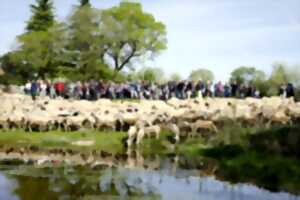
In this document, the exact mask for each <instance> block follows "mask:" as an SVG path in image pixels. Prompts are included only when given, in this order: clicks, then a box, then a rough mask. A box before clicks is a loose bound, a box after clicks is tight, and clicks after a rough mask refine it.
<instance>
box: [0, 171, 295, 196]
mask: <svg viewBox="0 0 300 200" xmlns="http://www.w3.org/2000/svg"><path fill="white" fill-rule="evenodd" d="M56 199H58V200H67V199H84V200H93V199H110V200H121V199H122V200H123V199H125V200H126V199H133V200H138V199H146V200H147V199H153V200H154V199H155V200H156V199H157V200H158V199H159V200H203V199H205V200H220V199H222V200H300V196H294V195H291V194H288V193H284V192H279V193H273V192H270V191H267V190H265V189H260V188H258V187H256V186H254V185H250V184H234V185H232V184H230V183H227V182H222V181H218V180H216V179H215V178H214V177H201V176H199V171H194V170H176V172H174V171H170V170H164V169H160V170H145V169H125V168H107V167H98V168H96V169H91V168H89V167H70V166H68V167H67V166H65V167H63V166H60V167H53V166H51V167H50V166H49V167H34V166H29V165H15V166H1V167H0V200H56Z"/></svg>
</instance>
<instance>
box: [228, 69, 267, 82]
mask: <svg viewBox="0 0 300 200" xmlns="http://www.w3.org/2000/svg"><path fill="white" fill-rule="evenodd" d="M231 80H235V81H236V82H237V83H238V84H244V83H256V82H261V81H265V80H266V75H265V73H264V72H263V71H261V70H257V69H256V68H255V67H239V68H237V69H235V70H234V71H233V72H231Z"/></svg>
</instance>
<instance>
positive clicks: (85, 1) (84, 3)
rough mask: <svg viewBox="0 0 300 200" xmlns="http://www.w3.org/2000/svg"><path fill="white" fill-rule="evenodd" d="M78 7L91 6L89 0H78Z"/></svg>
mask: <svg viewBox="0 0 300 200" xmlns="http://www.w3.org/2000/svg"><path fill="white" fill-rule="evenodd" d="M80 6H81V7H83V6H91V3H90V0H80Z"/></svg>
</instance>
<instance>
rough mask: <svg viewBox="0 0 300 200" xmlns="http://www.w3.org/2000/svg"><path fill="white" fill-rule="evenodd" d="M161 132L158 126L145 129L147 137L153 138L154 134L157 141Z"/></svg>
mask: <svg viewBox="0 0 300 200" xmlns="http://www.w3.org/2000/svg"><path fill="white" fill-rule="evenodd" d="M160 130H161V129H160V126H158V125H153V126H149V127H144V132H145V135H146V136H148V137H151V135H152V134H154V135H155V138H156V139H159V135H160Z"/></svg>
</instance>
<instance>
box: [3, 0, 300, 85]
mask: <svg viewBox="0 0 300 200" xmlns="http://www.w3.org/2000/svg"><path fill="white" fill-rule="evenodd" d="M2 1H3V2H2V3H1V7H0V25H1V26H0V39H1V40H0V41H1V42H0V54H3V53H5V52H7V51H9V50H10V49H11V48H12V47H13V46H14V45H15V42H14V39H15V37H16V36H17V35H18V34H21V33H22V32H23V30H24V27H25V22H26V21H27V20H28V19H29V17H30V10H29V4H30V3H33V2H34V0H25V1H24V0H7V1H4V0H2ZM78 1H79V0H54V2H55V13H56V16H57V18H58V19H59V20H63V19H65V17H66V16H67V15H68V14H69V13H70V11H71V9H72V5H75V4H77V2H78ZM119 2H120V1H119V0H91V3H92V4H93V6H94V7H97V8H107V7H110V6H112V5H116V4H117V3H119ZM140 2H141V3H142V4H143V7H144V9H145V10H146V11H147V12H150V13H152V14H154V16H155V17H156V19H157V20H160V21H162V22H163V23H164V24H166V26H167V31H168V36H167V37H168V49H167V50H166V51H164V52H162V53H161V54H160V55H159V56H158V57H156V58H155V60H154V61H153V62H148V63H147V65H148V66H153V67H161V68H163V69H164V71H166V73H167V74H171V73H173V72H178V73H179V74H181V75H182V76H183V77H187V76H188V74H189V73H190V71H191V70H193V69H196V68H199V67H204V68H208V69H211V70H212V71H213V72H214V74H215V76H216V79H217V80H223V81H224V80H226V79H227V78H228V77H229V75H230V72H231V71H232V70H233V69H234V68H236V67H239V66H242V65H243V66H255V67H257V68H259V69H262V70H264V71H266V72H270V70H271V66H272V64H273V63H274V62H276V61H280V62H286V63H288V64H290V65H294V64H300V37H299V36H300V12H299V11H300V0H185V1H183V0H141V1H140Z"/></svg>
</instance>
